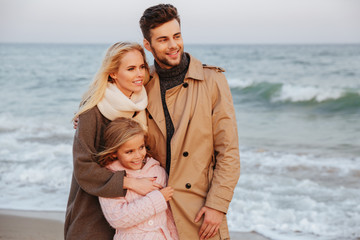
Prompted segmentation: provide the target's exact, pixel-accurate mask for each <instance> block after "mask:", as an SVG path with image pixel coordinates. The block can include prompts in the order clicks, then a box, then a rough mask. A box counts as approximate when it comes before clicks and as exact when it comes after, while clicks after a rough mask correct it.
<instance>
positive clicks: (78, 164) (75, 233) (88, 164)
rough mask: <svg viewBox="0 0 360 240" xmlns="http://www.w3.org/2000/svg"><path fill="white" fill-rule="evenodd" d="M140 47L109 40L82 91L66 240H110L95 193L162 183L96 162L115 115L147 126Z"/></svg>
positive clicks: (145, 189)
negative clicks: (108, 45) (90, 79)
mask: <svg viewBox="0 0 360 240" xmlns="http://www.w3.org/2000/svg"><path fill="white" fill-rule="evenodd" d="M148 73H149V72H148V65H147V63H146V59H145V53H144V50H143V48H142V47H141V46H140V45H139V44H137V43H127V42H120V43H116V44H114V45H112V46H111V47H110V48H109V49H108V51H107V53H106V55H105V57H104V60H103V62H102V65H101V67H100V69H99V71H98V72H97V74H96V75H95V78H94V81H93V82H92V84H91V85H90V87H89V89H88V91H87V92H86V93H85V94H84V96H83V99H82V101H81V104H80V109H79V111H78V112H77V113H76V115H75V116H74V119H77V118H78V119H79V122H78V126H77V130H76V133H75V136H74V143H73V161H74V162H73V164H74V171H73V178H72V183H71V189H70V194H69V200H68V205H67V210H66V219H65V239H66V240H71V239H76V240H81V239H105V240H106V239H112V238H113V236H114V234H115V231H114V229H112V228H111V227H110V226H109V224H108V223H107V221H106V219H105V218H104V216H103V214H102V211H101V207H100V204H99V201H98V197H109V198H114V197H124V196H125V195H126V191H127V189H129V190H130V189H131V190H132V191H135V192H137V193H139V194H141V195H145V194H147V193H149V192H151V191H153V190H156V189H159V188H161V185H159V184H158V183H155V182H154V181H155V178H142V179H136V178H128V177H126V176H125V172H124V171H119V172H114V173H113V172H111V171H108V170H107V169H106V168H101V167H100V166H99V165H98V164H97V163H96V157H95V156H96V154H97V153H98V152H100V151H102V150H103V149H102V146H103V145H104V144H103V136H102V135H103V131H104V129H105V127H106V126H107V124H108V123H109V122H111V121H112V120H114V119H115V118H118V117H126V118H133V119H134V120H136V121H138V122H139V123H141V124H142V126H144V128H146V127H145V126H146V116H145V108H146V106H147V95H146V91H145V89H144V87H143V81H145V80H146V78H147V77H148V76H149V74H148Z"/></svg>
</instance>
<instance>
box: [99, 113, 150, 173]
mask: <svg viewBox="0 0 360 240" xmlns="http://www.w3.org/2000/svg"><path fill="white" fill-rule="evenodd" d="M138 134H142V135H144V137H146V131H145V130H144V129H143V127H142V126H141V124H140V123H138V122H136V121H134V120H132V119H129V118H124V117H120V118H117V119H115V120H114V121H112V122H111V123H109V125H108V126H107V127H106V129H105V131H104V142H105V144H104V148H105V150H104V151H102V152H100V153H98V154H97V157H98V163H99V165H100V166H102V167H105V166H107V165H109V164H110V163H112V162H113V161H115V160H117V159H116V158H114V157H113V155H114V154H115V153H116V152H117V150H118V149H119V148H120V147H121V146H122V145H123V144H124V143H126V142H127V141H129V140H131V139H132V138H133V137H135V136H136V135H138Z"/></svg>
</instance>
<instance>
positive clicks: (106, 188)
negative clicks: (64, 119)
mask: <svg viewBox="0 0 360 240" xmlns="http://www.w3.org/2000/svg"><path fill="white" fill-rule="evenodd" d="M101 124H103V117H102V115H101V114H100V112H99V111H98V110H97V108H93V109H91V110H89V111H88V112H85V113H83V114H81V115H80V117H79V124H78V127H77V129H76V133H75V136H74V143H73V162H74V176H75V179H76V181H77V183H78V184H79V185H80V187H81V188H82V189H83V190H84V191H85V192H87V193H89V194H91V195H95V196H102V197H121V196H125V194H126V190H124V189H123V179H124V175H125V172H124V171H119V172H115V173H112V172H111V171H109V170H107V169H106V168H102V167H100V165H98V164H97V162H96V158H95V153H97V148H98V147H99V146H96V145H97V142H98V141H99V138H100V135H101V134H102V132H101Z"/></svg>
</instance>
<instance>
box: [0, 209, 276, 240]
mask: <svg viewBox="0 0 360 240" xmlns="http://www.w3.org/2000/svg"><path fill="white" fill-rule="evenodd" d="M64 219H65V213H64V212H53V211H18V210H6V209H0V239H1V240H63V239H64V237H63V236H64V235H63V227H64ZM231 239H232V240H269V239H268V238H265V237H263V236H261V235H260V234H257V233H242V232H231Z"/></svg>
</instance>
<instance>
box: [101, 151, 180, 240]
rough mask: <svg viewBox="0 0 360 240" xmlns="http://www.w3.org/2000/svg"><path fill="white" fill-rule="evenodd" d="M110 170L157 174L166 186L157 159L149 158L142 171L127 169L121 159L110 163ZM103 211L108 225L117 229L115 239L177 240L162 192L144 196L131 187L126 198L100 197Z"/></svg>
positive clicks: (156, 191) (130, 173) (136, 173)
mask: <svg viewBox="0 0 360 240" xmlns="http://www.w3.org/2000/svg"><path fill="white" fill-rule="evenodd" d="M107 168H108V169H109V170H111V171H121V170H126V175H127V176H128V177H134V178H140V177H155V176H157V179H156V182H157V183H159V184H161V185H162V186H164V187H165V186H166V182H167V175H166V172H165V170H164V169H163V168H162V167H160V164H159V162H158V161H156V160H155V159H153V158H147V162H146V164H145V165H144V167H143V168H142V169H140V170H129V169H125V168H124V167H123V166H122V165H121V163H120V162H119V161H115V162H113V163H111V164H110V165H108V166H107ZM99 201H100V205H101V208H102V211H103V213H104V215H105V218H106V220H107V221H108V222H109V224H110V225H111V226H112V227H113V228H115V229H116V234H115V236H114V240H118V239H121V240H132V239H134V240H139V239H148V240H172V239H174V240H178V239H179V237H178V233H177V230H176V227H175V223H174V219H173V216H172V213H171V211H170V209H169V207H168V204H167V202H166V201H165V199H164V197H163V195H162V194H161V193H160V191H158V190H155V191H152V192H150V193H148V194H147V195H146V196H141V195H139V194H137V193H135V192H133V191H131V190H128V191H127V194H126V196H125V197H119V198H102V197H99Z"/></svg>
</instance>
